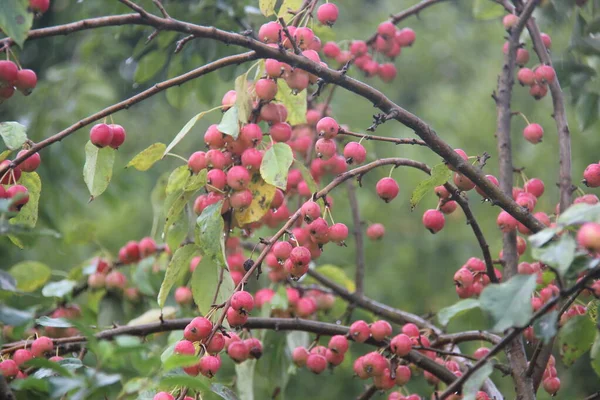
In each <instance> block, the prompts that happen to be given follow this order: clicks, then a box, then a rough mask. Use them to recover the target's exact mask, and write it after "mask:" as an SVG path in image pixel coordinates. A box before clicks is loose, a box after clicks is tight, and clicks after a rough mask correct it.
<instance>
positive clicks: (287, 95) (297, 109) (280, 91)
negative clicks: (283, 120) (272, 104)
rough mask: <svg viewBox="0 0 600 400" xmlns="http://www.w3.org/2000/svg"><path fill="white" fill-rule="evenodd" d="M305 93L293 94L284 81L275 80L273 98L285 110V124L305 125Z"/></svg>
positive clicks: (304, 91)
mask: <svg viewBox="0 0 600 400" xmlns="http://www.w3.org/2000/svg"><path fill="white" fill-rule="evenodd" d="M306 92H307V91H306V90H303V91H301V92H299V93H297V94H294V93H293V92H292V89H290V87H289V86H288V84H287V83H286V82H285V79H277V95H276V96H275V97H276V100H277V101H279V102H280V103H282V104H283V105H284V106H285V107H286V108H287V110H288V116H287V122H288V124H290V125H292V126H294V125H299V124H305V123H306V105H307V101H306Z"/></svg>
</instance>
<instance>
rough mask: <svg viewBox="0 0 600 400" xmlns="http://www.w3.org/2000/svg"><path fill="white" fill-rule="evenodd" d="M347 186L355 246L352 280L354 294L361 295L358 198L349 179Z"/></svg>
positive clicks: (362, 255)
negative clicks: (354, 271) (354, 268)
mask: <svg viewBox="0 0 600 400" xmlns="http://www.w3.org/2000/svg"><path fill="white" fill-rule="evenodd" d="M346 186H347V187H348V199H349V201H350V209H351V210H352V221H353V225H354V229H353V230H352V232H353V233H354V241H355V242H356V243H355V247H356V249H355V250H356V276H355V278H354V282H355V283H356V291H355V292H354V293H356V295H358V296H361V295H362V294H363V293H364V280H365V244H364V236H363V225H362V221H361V219H360V210H359V208H358V200H357V199H356V189H355V188H354V183H353V182H351V181H348V182H346Z"/></svg>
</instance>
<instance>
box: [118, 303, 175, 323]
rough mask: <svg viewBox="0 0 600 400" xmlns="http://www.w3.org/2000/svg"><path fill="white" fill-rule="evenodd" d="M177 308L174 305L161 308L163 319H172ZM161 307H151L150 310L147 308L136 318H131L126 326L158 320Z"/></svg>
mask: <svg viewBox="0 0 600 400" xmlns="http://www.w3.org/2000/svg"><path fill="white" fill-rule="evenodd" d="M176 313H177V310H176V309H175V307H165V308H163V309H162V316H163V319H173V318H175V314H176ZM160 315H161V309H160V308H153V309H152V310H148V311H146V312H145V313H143V314H142V315H140V316H139V317H137V318H134V319H132V320H131V321H129V322H128V323H127V326H135V325H144V324H150V323H152V322H158V321H160Z"/></svg>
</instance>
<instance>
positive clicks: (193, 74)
mask: <svg viewBox="0 0 600 400" xmlns="http://www.w3.org/2000/svg"><path fill="white" fill-rule="evenodd" d="M256 58H257V56H256V53H254V52H246V53H242V54H237V55H233V56H229V57H224V58H222V59H220V60H217V61H214V62H212V63H209V64H206V65H204V66H202V67H199V68H196V69H194V70H192V71H190V72H187V73H185V74H183V75H179V76H176V77H175V78H172V79H168V80H166V81H163V82H160V83H157V84H155V85H154V86H152V87H151V88H150V89H147V90H144V91H143V92H141V93H138V94H136V95H135V96H132V97H130V98H128V99H126V100H123V101H121V102H119V103H117V104H114V105H112V106H110V107H107V108H105V109H104V110H102V111H99V112H97V113H96V114H92V115H90V116H89V117H86V118H84V119H82V120H80V121H79V122H77V123H75V124H73V125H71V126H70V127H68V128H67V129H64V130H62V131H61V132H59V133H57V134H55V135H52V136H50V137H49V138H46V139H44V140H42V141H41V142H38V143H36V144H35V145H33V146H32V147H31V148H30V149H29V150H27V152H26V153H24V154H22V155H20V156H18V157H17V158H15V159H14V160H13V161H12V162H11V163H10V165H9V166H8V167H5V168H3V169H2V168H0V176H1V175H2V174H4V172H6V170H7V169H8V168H14V167H16V166H17V165H19V164H21V163H22V162H23V161H25V160H26V159H27V158H29V157H30V156H31V155H33V154H35V153H37V152H38V151H40V150H42V149H44V148H45V147H48V146H49V145H51V144H52V143H55V142H58V141H61V140H62V139H64V138H66V137H67V136H69V135H71V134H72V133H74V132H76V131H77V130H79V129H81V128H83V127H84V126H86V125H89V124H91V123H93V122H95V121H98V120H100V119H102V118H104V117H106V116H108V115H111V114H114V113H115V112H117V111H120V110H125V109H128V108H129V107H131V106H132V105H134V104H137V103H139V102H141V101H143V100H145V99H147V98H149V97H151V96H154V95H155V94H157V93H159V92H162V91H163V90H165V89H168V88H170V87H173V86H179V85H182V84H183V83H185V82H187V81H189V80H192V79H195V78H198V77H200V76H202V75H206V74H208V73H209V72H212V71H216V70H218V69H220V68H223V67H226V66H229V65H236V64H241V63H244V62H247V61H251V60H254V59H256Z"/></svg>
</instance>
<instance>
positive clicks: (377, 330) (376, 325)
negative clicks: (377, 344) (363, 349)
mask: <svg viewBox="0 0 600 400" xmlns="http://www.w3.org/2000/svg"><path fill="white" fill-rule="evenodd" d="M391 334H392V325H390V323H389V322H387V321H385V320H379V321H375V322H373V323H372V324H371V336H373V339H375V340H377V341H382V340H383V339H385V338H386V337H388V336H390V335H391Z"/></svg>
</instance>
